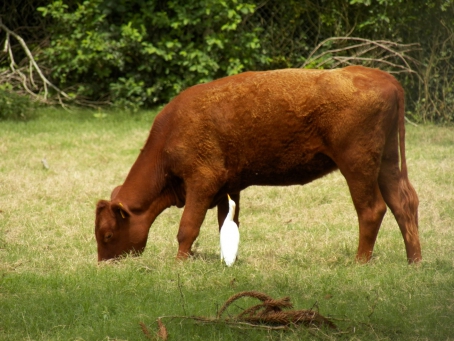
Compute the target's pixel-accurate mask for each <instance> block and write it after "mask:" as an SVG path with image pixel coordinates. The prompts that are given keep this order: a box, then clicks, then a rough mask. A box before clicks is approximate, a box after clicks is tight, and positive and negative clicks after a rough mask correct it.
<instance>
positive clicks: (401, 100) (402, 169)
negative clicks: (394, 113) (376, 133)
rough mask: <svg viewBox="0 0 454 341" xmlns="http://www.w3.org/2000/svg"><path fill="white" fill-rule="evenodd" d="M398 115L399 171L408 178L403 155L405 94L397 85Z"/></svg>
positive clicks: (405, 160) (403, 176) (404, 177)
mask: <svg viewBox="0 0 454 341" xmlns="http://www.w3.org/2000/svg"><path fill="white" fill-rule="evenodd" d="M398 115H399V119H398V131H399V153H400V172H401V176H402V178H403V179H407V180H408V169H407V159H406V157H405V94H404V90H403V89H402V88H401V87H399V101H398Z"/></svg>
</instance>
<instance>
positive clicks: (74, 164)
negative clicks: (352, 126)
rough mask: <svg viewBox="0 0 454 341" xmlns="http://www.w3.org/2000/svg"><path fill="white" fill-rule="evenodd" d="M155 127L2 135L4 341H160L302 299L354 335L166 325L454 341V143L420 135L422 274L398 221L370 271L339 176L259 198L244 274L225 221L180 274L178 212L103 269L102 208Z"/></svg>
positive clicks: (246, 230) (248, 204) (45, 121)
mask: <svg viewBox="0 0 454 341" xmlns="http://www.w3.org/2000/svg"><path fill="white" fill-rule="evenodd" d="M154 115H155V113H154V112H146V113H141V114H140V115H136V116H132V117H131V116H126V115H124V116H122V115H118V114H116V115H109V114H108V115H107V116H106V117H103V116H104V115H94V113H91V112H80V113H71V114H67V113H65V112H62V111H46V112H41V114H40V118H39V119H36V120H33V121H30V122H0V131H1V133H0V210H1V212H0V340H147V336H146V335H145V334H144V333H143V330H142V328H141V326H140V325H139V323H143V324H144V325H145V326H147V328H149V330H150V333H151V338H154V337H155V336H154V333H155V331H156V330H157V327H156V323H155V320H156V318H157V317H160V316H193V315H196V316H206V317H214V316H216V313H217V311H218V309H219V308H220V306H221V305H222V304H223V303H224V302H225V300H227V298H228V297H230V296H231V295H233V294H235V293H237V292H239V291H243V290H257V291H262V292H265V293H267V294H269V295H271V296H273V297H275V298H279V297H283V296H290V297H291V299H292V302H293V303H294V305H295V308H296V309H310V308H314V309H318V310H319V312H320V313H321V314H322V315H324V316H329V317H332V318H333V319H334V322H335V323H336V324H337V326H338V327H339V330H338V331H332V330H328V329H326V330H325V329H321V330H316V329H307V328H305V327H299V328H291V329H289V330H287V331H270V330H256V329H247V328H244V327H243V328H237V327H231V326H228V325H224V324H200V323H197V322H195V321H193V320H190V319H183V318H173V319H172V318H164V319H163V322H164V324H165V325H166V327H167V329H168V331H169V340H302V339H305V340H311V339H313V340H454V329H453V327H452V321H454V296H453V292H454V257H453V253H454V228H453V226H454V224H453V222H454V191H453V189H454V177H453V169H454V157H453V156H454V129H453V128H447V127H433V126H418V127H412V126H408V127H407V150H408V152H407V155H408V164H409V171H410V177H411V181H412V183H413V185H414V186H415V188H416V190H417V192H418V194H419V197H420V201H421V204H420V234H421V242H422V248H423V258H424V260H423V262H422V264H421V266H418V267H414V266H408V265H407V264H406V256H405V250H404V244H403V240H402V237H401V235H400V232H399V229H398V227H397V224H396V222H395V220H394V218H393V217H392V215H391V214H390V212H388V214H387V215H386V217H385V220H384V222H383V225H382V229H381V231H380V233H379V236H378V241H377V244H376V249H375V253H374V258H373V260H372V262H371V263H370V264H368V265H358V264H356V263H355V262H354V256H355V252H356V247H357V240H358V227H357V218H356V213H355V211H354V209H353V205H352V203H351V199H350V195H349V193H348V189H347V187H346V184H345V181H344V179H343V178H342V176H341V175H340V174H338V173H334V174H332V175H329V176H327V177H325V178H323V179H321V180H318V181H316V182H314V183H312V184H309V185H307V186H303V187H301V186H295V187H286V188H278V187H252V188H249V189H247V190H245V191H244V193H243V196H242V202H241V205H242V206H241V217H240V220H241V244H240V255H239V260H238V262H237V263H235V265H234V266H233V267H232V268H226V267H225V266H224V265H222V264H221V263H220V261H219V244H218V232H217V223H216V212H215V211H214V210H212V211H209V213H208V214H207V217H206V219H205V222H204V225H203V227H202V230H201V234H200V237H199V238H198V240H197V242H196V248H195V249H196V255H195V257H194V258H193V259H191V260H189V261H187V262H183V263H181V262H177V261H175V260H174V257H175V255H176V251H177V243H176V238H175V236H176V233H177V229H178V223H179V219H180V216H181V213H182V211H181V210H180V209H177V208H171V209H168V210H167V211H165V212H164V213H163V214H161V216H160V217H159V218H158V219H157V220H156V222H155V223H154V224H153V226H152V227H151V232H150V236H149V241H148V246H147V249H146V251H145V253H144V254H143V255H142V256H141V257H137V258H133V257H128V258H126V259H123V260H122V261H120V262H116V263H107V264H100V265H98V264H97V261H96V259H97V258H96V257H97V256H96V243H95V240H94V207H95V204H96V201H97V200H98V199H100V198H108V197H109V194H110V191H111V189H112V188H113V187H114V186H116V185H118V184H120V183H121V182H122V181H123V180H124V178H125V176H126V174H127V172H128V171H129V168H130V167H131V165H132V163H133V162H134V160H135V158H136V157H137V155H138V153H139V149H140V148H141V147H142V145H143V143H144V141H145V139H146V137H147V135H148V131H149V128H150V126H151V122H152V120H153V117H154ZM44 158H45V160H46V161H47V164H48V169H47V168H45V167H43V164H42V159H44ZM253 303H255V302H253V301H251V300H245V301H244V303H242V302H240V303H238V305H237V306H234V307H231V308H229V312H228V313H230V314H233V313H235V311H239V310H241V305H243V307H246V306H250V305H251V304H253Z"/></svg>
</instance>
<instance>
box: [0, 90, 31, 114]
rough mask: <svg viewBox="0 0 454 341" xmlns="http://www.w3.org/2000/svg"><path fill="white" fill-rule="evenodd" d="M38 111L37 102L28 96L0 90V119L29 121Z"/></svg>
mask: <svg viewBox="0 0 454 341" xmlns="http://www.w3.org/2000/svg"><path fill="white" fill-rule="evenodd" d="M35 113H36V103H34V102H33V101H32V100H30V98H29V97H28V96H23V95H18V94H16V93H14V92H11V91H6V90H0V120H16V121H27V120H30V119H32V118H33V117H34V116H35Z"/></svg>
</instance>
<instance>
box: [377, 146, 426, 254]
mask: <svg viewBox="0 0 454 341" xmlns="http://www.w3.org/2000/svg"><path fill="white" fill-rule="evenodd" d="M396 149H397V148H396ZM378 182H379V186H380V190H381V193H382V195H383V198H384V199H385V202H386V204H387V205H388V207H389V208H390V209H391V212H392V213H393V215H394V217H395V218H396V221H397V224H398V225H399V228H400V231H401V232H402V236H403V238H404V242H405V249H406V252H407V259H408V262H409V263H414V262H419V261H420V260H421V246H420V243H419V234H418V204H419V201H418V195H417V194H416V191H415V190H414V188H413V186H412V185H411V183H410V181H409V180H408V178H407V177H405V176H403V174H402V173H401V171H400V169H399V165H398V153H397V150H396V151H395V152H392V153H389V154H388V155H386V154H385V157H384V158H383V160H382V164H381V167H380V174H379V178H378Z"/></svg>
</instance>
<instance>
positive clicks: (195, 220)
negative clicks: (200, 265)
mask: <svg viewBox="0 0 454 341" xmlns="http://www.w3.org/2000/svg"><path fill="white" fill-rule="evenodd" d="M211 200H212V197H211V196H210V197H208V198H207V197H201V196H200V195H191V194H190V193H188V194H187V196H186V205H185V208H184V211H183V215H182V217H181V221H180V227H179V229H178V234H177V240H178V244H179V246H178V254H177V258H178V259H186V258H188V256H190V255H191V254H192V251H191V248H192V244H193V243H194V241H195V240H196V239H197V237H198V235H199V232H200V227H201V226H202V223H203V220H204V219H205V215H206V212H207V210H208V208H209V207H210V203H211Z"/></svg>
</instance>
